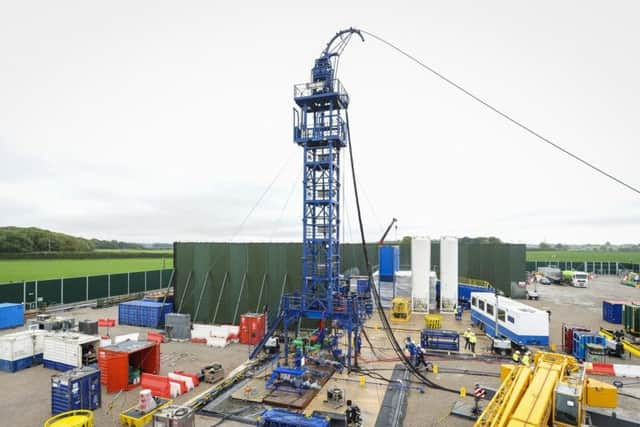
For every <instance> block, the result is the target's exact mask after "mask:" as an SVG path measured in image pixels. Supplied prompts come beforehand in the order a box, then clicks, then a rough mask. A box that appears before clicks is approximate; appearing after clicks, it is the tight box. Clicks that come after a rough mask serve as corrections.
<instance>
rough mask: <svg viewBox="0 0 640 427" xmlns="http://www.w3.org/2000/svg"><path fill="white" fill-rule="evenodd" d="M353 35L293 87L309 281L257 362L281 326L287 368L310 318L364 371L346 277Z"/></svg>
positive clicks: (336, 41) (286, 299)
mask: <svg viewBox="0 0 640 427" xmlns="http://www.w3.org/2000/svg"><path fill="white" fill-rule="evenodd" d="M354 35H357V36H358V37H359V38H360V39H361V40H362V41H364V38H363V37H362V34H361V33H360V31H359V30H356V29H354V28H349V29H346V30H343V31H340V32H338V33H337V34H336V35H335V36H334V37H333V38H332V39H331V40H330V41H329V42H328V43H327V45H326V47H325V48H324V50H323V51H322V53H321V54H320V56H319V57H318V58H317V59H316V60H315V62H314V65H313V68H312V69H311V80H310V81H309V82H307V83H301V84H296V85H295V86H294V89H293V98H294V101H295V103H296V107H294V109H293V141H294V142H295V143H296V144H297V145H298V146H299V147H301V148H302V150H303V157H302V158H303V180H302V182H303V192H302V198H303V200H302V206H303V212H302V283H301V286H300V291H296V292H294V293H292V294H285V295H283V297H282V301H281V309H280V313H278V316H277V318H276V320H275V321H274V322H273V323H272V325H271V326H270V327H269V330H268V331H267V333H266V334H265V337H264V339H263V341H262V342H261V343H260V344H258V346H256V348H255V349H254V351H253V353H252V354H251V358H254V357H255V356H256V355H257V354H258V352H259V351H260V349H261V348H262V346H263V345H264V343H265V342H266V341H267V340H268V339H269V337H271V335H273V333H274V332H275V330H276V329H277V328H278V327H279V325H280V324H282V331H283V338H284V358H283V359H284V362H283V363H284V364H285V365H286V364H288V361H289V341H290V337H289V335H290V332H291V331H290V328H291V327H292V326H295V332H294V334H295V337H297V336H298V334H299V329H300V324H301V322H302V321H304V320H306V321H312V322H314V321H315V322H318V328H317V329H316V334H317V337H316V338H317V340H316V342H319V343H320V345H321V346H322V347H324V348H325V349H326V350H329V351H331V353H332V356H333V357H334V358H336V359H338V360H341V361H342V362H343V363H344V365H345V366H346V367H347V368H351V366H354V365H357V351H358V350H357V347H358V346H359V343H360V331H361V328H362V324H363V322H364V320H365V319H366V313H365V311H364V307H361V305H362V304H358V298H357V295H356V294H355V293H352V292H350V290H349V286H348V284H347V285H345V284H344V283H343V281H341V279H340V195H341V191H342V188H341V182H340V168H341V164H340V150H341V149H343V148H345V147H347V145H348V144H349V127H348V122H347V115H346V110H347V108H348V106H349V94H348V93H347V91H346V90H345V88H344V86H343V85H342V83H341V82H340V80H338V79H337V77H336V72H337V66H338V62H339V58H340V54H341V53H342V51H343V50H344V48H345V47H346V46H347V44H348V42H349V40H350V39H351V37H352V36H354ZM344 344H346V350H345V349H344V348H341V347H344ZM354 347H356V348H354Z"/></svg>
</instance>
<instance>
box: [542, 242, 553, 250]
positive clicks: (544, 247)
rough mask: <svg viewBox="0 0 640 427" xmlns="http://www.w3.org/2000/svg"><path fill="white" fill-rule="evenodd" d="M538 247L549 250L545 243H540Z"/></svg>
mask: <svg viewBox="0 0 640 427" xmlns="http://www.w3.org/2000/svg"><path fill="white" fill-rule="evenodd" d="M539 246H540V249H551V245H550V244H549V243H547V242H541V243H540V245H539Z"/></svg>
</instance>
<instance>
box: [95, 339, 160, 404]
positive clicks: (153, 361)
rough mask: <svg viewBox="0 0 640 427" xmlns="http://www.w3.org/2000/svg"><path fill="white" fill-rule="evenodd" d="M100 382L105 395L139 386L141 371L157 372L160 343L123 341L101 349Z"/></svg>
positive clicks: (99, 360) (99, 358)
mask: <svg viewBox="0 0 640 427" xmlns="http://www.w3.org/2000/svg"><path fill="white" fill-rule="evenodd" d="M98 366H99V368H100V383H101V384H103V385H105V386H106V389H107V393H115V392H118V391H120V390H131V389H133V388H135V387H137V386H138V385H139V384H140V376H141V374H142V373H143V372H145V373H149V374H155V375H157V374H158V373H160V344H158V343H156V342H152V341H124V342H121V343H119V344H114V345H109V346H106V347H100V349H99V351H98Z"/></svg>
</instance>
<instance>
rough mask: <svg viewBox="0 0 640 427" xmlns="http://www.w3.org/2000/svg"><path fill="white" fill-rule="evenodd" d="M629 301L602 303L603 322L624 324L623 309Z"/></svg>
mask: <svg viewBox="0 0 640 427" xmlns="http://www.w3.org/2000/svg"><path fill="white" fill-rule="evenodd" d="M625 304H629V303H628V302H627V301H602V320H604V321H605V322H609V323H618V324H620V323H622V309H623V307H624V305H625Z"/></svg>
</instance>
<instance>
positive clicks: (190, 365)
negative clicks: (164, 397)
mask: <svg viewBox="0 0 640 427" xmlns="http://www.w3.org/2000/svg"><path fill="white" fill-rule="evenodd" d="M117 311H118V309H117V307H109V308H104V309H91V308H84V309H80V310H74V311H70V312H66V313H64V315H70V316H74V317H76V318H77V319H78V320H82V319H99V318H112V319H117V318H118V312H117ZM149 330H151V329H147V328H139V327H133V326H126V325H122V326H121V325H118V326H116V327H115V328H110V331H109V332H110V335H111V336H112V337H113V336H116V335H122V334H127V333H132V332H141V333H142V336H145V335H146V332H147V331H149ZM16 331H17V329H12V330H11V331H3V333H9V332H16ZM104 332H105V331H103V330H102V328H101V330H100V333H104ZM160 351H161V353H160V363H161V372H160V373H161V374H163V375H166V374H167V373H168V372H170V371H174V370H184V371H187V372H199V371H200V368H202V366H204V365H207V364H210V363H213V362H218V363H222V365H223V367H224V368H225V370H226V371H227V372H228V371H231V370H232V369H234V368H235V367H237V366H238V365H240V364H241V363H242V362H244V361H245V360H246V359H247V358H248V356H249V347H248V346H245V345H242V344H233V345H230V346H228V347H226V348H224V349H219V348H212V347H207V346H206V345H203V344H191V343H179V342H171V343H166V344H162V346H161V350H160ZM55 373H56V372H55V371H53V370H50V369H45V368H43V367H42V366H41V365H40V366H36V367H33V368H29V369H26V370H23V371H19V372H16V373H13V374H12V373H6V372H0V384H2V386H3V390H5V393H3V398H2V399H1V400H0V411H1V413H3V414H4V420H3V421H2V422H0V425H6V426H15V427H22V426H24V427H33V426H39V425H42V423H43V422H44V420H46V419H47V418H48V417H50V416H51V386H50V378H51V376H52V375H54V374H55ZM205 386H206V384H203V385H201V386H199V387H198V388H196V390H195V391H193V392H190V393H187V394H186V395H183V396H179V397H178V398H177V399H176V400H175V401H176V403H180V402H184V401H186V400H189V399H190V398H192V397H193V396H195V395H196V394H197V393H200V392H202V391H204V390H205ZM139 391H140V388H136V389H133V390H131V391H129V392H124V393H121V394H120V395H118V394H115V393H114V394H107V393H106V391H105V390H104V389H103V391H102V407H101V408H100V409H98V410H96V411H95V412H94V417H95V425H96V426H97V427H103V426H120V423H119V418H118V416H119V414H120V412H122V411H123V410H125V409H128V408H130V407H131V406H134V405H135V404H136V403H137V399H138V393H139ZM210 421H211V420H210V419H209V424H206V423H205V424H203V425H212V424H214V422H210ZM214 421H215V420H214Z"/></svg>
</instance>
